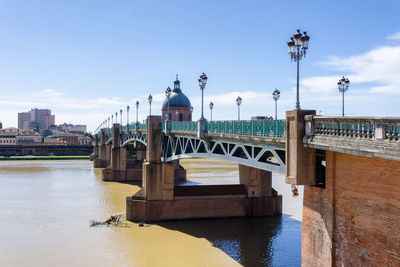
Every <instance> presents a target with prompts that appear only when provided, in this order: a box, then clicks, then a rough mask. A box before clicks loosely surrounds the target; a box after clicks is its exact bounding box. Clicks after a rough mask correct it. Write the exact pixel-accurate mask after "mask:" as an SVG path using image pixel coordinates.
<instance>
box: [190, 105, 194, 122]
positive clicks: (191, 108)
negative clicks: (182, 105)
mask: <svg viewBox="0 0 400 267" xmlns="http://www.w3.org/2000/svg"><path fill="white" fill-rule="evenodd" d="M192 118H193V106H190V120H192Z"/></svg>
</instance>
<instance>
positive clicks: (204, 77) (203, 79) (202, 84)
mask: <svg viewBox="0 0 400 267" xmlns="http://www.w3.org/2000/svg"><path fill="white" fill-rule="evenodd" d="M198 82H199V86H200V90H201V118H200V119H202V120H203V119H204V113H203V95H204V88H205V87H206V84H207V75H205V74H204V72H203V74H201V75H200V78H199V79H198Z"/></svg>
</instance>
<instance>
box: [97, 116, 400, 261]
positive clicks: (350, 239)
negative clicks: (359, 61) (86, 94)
mask: <svg viewBox="0 0 400 267" xmlns="http://www.w3.org/2000/svg"><path fill="white" fill-rule="evenodd" d="M99 140H100V143H99ZM133 142H136V148H137V150H136V160H142V162H141V165H142V167H141V168H142V172H141V174H142V187H143V188H142V190H141V191H139V193H137V194H135V195H134V196H129V197H127V218H128V219H131V220H149V221H151V220H168V219H186V218H204V217H208V218H210V217H229V216H265V215H276V214H280V213H281V212H282V206H281V205H282V202H281V201H282V198H281V196H280V195H279V194H278V192H276V191H275V190H274V189H273V188H272V186H271V179H272V176H271V172H278V173H283V174H285V177H286V178H285V179H286V183H288V184H291V185H293V186H299V185H302V186H304V198H303V224H302V225H303V226H302V227H303V229H302V255H303V256H302V257H303V259H302V264H303V265H306V266H331V265H336V264H339V263H340V262H342V263H346V262H350V261H352V262H353V263H354V264H356V265H359V266H363V265H371V264H372V265H379V264H380V263H382V262H385V264H386V265H393V266H395V265H399V264H400V256H399V255H398V252H399V251H400V243H399V242H398V240H399V238H400V235H398V233H400V224H398V223H396V222H397V221H398V220H397V219H398V218H397V217H398V214H400V198H399V194H398V192H399V191H400V163H399V161H400V118H379V117H329V116H316V115H315V111H310V110H293V111H288V112H287V113H286V120H251V121H210V122H209V121H197V122H191V121H189V122H175V121H174V122H169V123H165V122H161V117H160V116H149V117H148V118H147V123H146V124H133V125H128V126H120V125H119V124H114V125H113V128H112V129H101V131H100V132H99V133H98V135H97V136H96V143H95V153H94V160H95V165H96V164H97V166H99V165H102V166H103V167H106V168H105V170H107V169H109V170H113V171H124V170H123V169H124V166H125V168H126V163H123V162H124V161H125V162H126V156H125V155H126V151H124V149H126V147H128V146H129V145H130V144H132V143H133ZM141 149H142V150H141ZM144 149H146V152H144ZM203 157H206V158H216V159H222V160H227V161H231V162H235V163H238V164H239V178H240V184H238V185H222V186H177V185H175V183H174V178H176V174H177V172H176V171H177V169H179V160H180V159H183V158H203ZM177 166H178V167H177ZM174 170H175V172H174ZM125 172H126V170H125ZM120 177H121V176H119V177H117V179H119V178H120ZM125 177H126V176H125ZM111 180H113V179H111ZM396 214H397V215H396ZM351 255H353V256H351ZM354 255H360V256H357V259H354Z"/></svg>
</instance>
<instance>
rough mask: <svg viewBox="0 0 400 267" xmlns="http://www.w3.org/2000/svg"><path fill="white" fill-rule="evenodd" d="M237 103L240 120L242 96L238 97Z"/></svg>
mask: <svg viewBox="0 0 400 267" xmlns="http://www.w3.org/2000/svg"><path fill="white" fill-rule="evenodd" d="M236 104H237V106H238V121H240V104H242V98H241V97H240V96H238V97H237V98H236Z"/></svg>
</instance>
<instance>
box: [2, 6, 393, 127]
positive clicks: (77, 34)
mask: <svg viewBox="0 0 400 267" xmlns="http://www.w3.org/2000/svg"><path fill="white" fill-rule="evenodd" d="M399 10H400V1H384V0H382V1H368V0H367V1H352V0H350V1H307V0H305V1H301V2H299V1H251V0H247V1H235V0H230V1H223V0H221V1H215V0H213V1H208V0H205V1H191V0H185V1H174V0H170V1H133V0H132V1H120V0H115V1H100V0H97V1H90V0H68V1H67V0H65V1H61V0H60V1H52V0H49V1H44V0H43V1H41V0H29V1H23V0H0V40H1V42H0V121H1V122H2V123H3V127H11V126H17V113H18V112H22V111H28V110H30V109H31V108H49V109H51V110H52V113H53V114H55V115H56V124H61V123H64V122H67V123H73V124H86V125H88V128H89V130H91V131H93V130H94V129H95V128H97V126H98V125H99V124H100V123H101V122H102V121H104V120H105V119H106V118H108V117H109V116H110V115H111V114H115V112H119V110H120V109H123V122H124V123H125V122H126V106H127V105H130V106H131V109H130V110H131V111H130V120H131V121H132V120H134V119H135V111H136V110H135V102H136V100H139V103H140V104H139V109H138V113H139V120H140V121H142V120H144V119H145V118H146V116H147V115H148V113H149V104H148V102H147V96H148V95H149V94H152V95H153V99H154V100H153V104H152V114H161V104H162V101H163V99H164V91H165V89H166V88H167V86H170V87H173V81H174V80H175V75H176V74H178V75H179V79H180V81H181V88H182V90H183V92H184V93H185V94H186V95H187V96H188V97H189V99H190V101H191V103H192V106H193V107H194V111H193V119H196V118H199V117H200V112H201V106H200V105H201V91H200V89H199V87H198V83H197V79H198V77H199V75H200V74H201V73H202V72H205V73H206V74H207V76H208V83H207V86H206V88H205V90H204V96H205V98H204V103H205V107H204V109H205V117H206V118H209V116H210V110H209V108H208V103H209V102H210V101H212V102H213V103H214V109H213V119H214V120H235V119H237V106H236V103H235V99H236V98H237V97H238V96H241V97H242V99H243V102H242V105H241V107H240V109H241V110H240V113H241V119H250V118H251V117H252V116H273V115H274V101H273V99H272V92H273V91H274V90H275V88H277V89H279V90H280V92H281V97H280V99H279V100H278V117H279V118H282V119H283V118H284V117H285V112H286V111H287V110H292V109H294V107H295V101H296V99H295V97H296V63H295V62H291V61H290V57H289V55H288V51H287V50H288V49H287V41H288V40H289V38H290V37H291V36H292V35H293V34H294V33H295V31H296V29H301V30H302V31H307V33H308V35H309V36H310V37H311V38H310V44H309V49H308V51H307V55H306V57H305V58H303V59H302V60H301V61H300V105H301V108H302V109H313V110H316V111H317V114H322V115H329V116H335V115H341V109H342V107H341V94H340V93H339V91H338V89H337V82H338V80H339V79H340V78H341V77H342V76H343V75H345V76H346V77H348V78H349V80H350V87H349V90H348V91H347V92H346V94H345V114H346V115H348V116H397V117H399V116H400V114H399V113H400V108H399V107H398V106H399V104H400V20H399V19H398V11H399Z"/></svg>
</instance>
